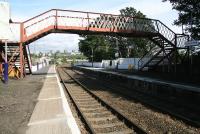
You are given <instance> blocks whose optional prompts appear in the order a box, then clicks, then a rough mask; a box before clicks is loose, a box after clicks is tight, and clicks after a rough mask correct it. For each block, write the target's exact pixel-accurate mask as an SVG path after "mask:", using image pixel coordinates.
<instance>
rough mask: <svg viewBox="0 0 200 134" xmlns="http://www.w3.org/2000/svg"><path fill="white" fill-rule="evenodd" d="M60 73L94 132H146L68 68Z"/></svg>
mask: <svg viewBox="0 0 200 134" xmlns="http://www.w3.org/2000/svg"><path fill="white" fill-rule="evenodd" d="M58 74H59V77H60V80H61V83H62V84H63V87H64V88H65V89H66V91H67V93H68V95H69V97H70V99H71V101H72V102H73V104H74V106H75V107H76V110H77V111H78V113H79V115H80V116H81V118H82V120H83V122H84V123H85V125H86V126H87V130H88V131H89V132H90V133H92V134H95V133H109V134H133V133H139V134H145V133H147V132H146V131H145V130H144V129H142V128H141V127H140V126H138V125H136V124H135V123H133V122H132V121H130V120H129V119H128V118H127V117H125V116H124V115H123V114H122V113H120V112H119V111H118V110H116V109H115V108H114V107H112V106H111V105H109V104H107V103H106V102H105V101H104V100H102V99H101V98H99V97H98V96H96V95H95V94H93V93H92V92H91V91H89V90H88V89H87V87H85V86H84V85H82V84H81V83H80V82H79V81H78V80H77V79H75V78H73V77H72V76H71V75H70V74H69V73H68V72H67V70H64V69H62V68H58Z"/></svg>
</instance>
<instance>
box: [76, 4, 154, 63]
mask: <svg viewBox="0 0 200 134" xmlns="http://www.w3.org/2000/svg"><path fill="white" fill-rule="evenodd" d="M120 14H121V15H120V16H117V18H115V19H119V20H123V19H124V18H125V17H127V16H128V17H130V18H131V17H133V18H131V19H130V20H128V21H131V23H129V22H125V21H124V25H130V24H133V23H136V24H137V27H143V28H146V30H151V29H153V27H152V25H151V21H148V20H145V19H134V18H135V17H138V18H145V15H144V14H142V13H141V12H140V11H137V10H136V9H134V8H133V7H127V8H125V9H121V10H120ZM112 19H113V18H112V16H111V15H101V16H100V17H99V18H96V20H95V21H94V22H92V23H91V24H90V26H91V27H92V26H97V27H103V28H104V27H107V28H110V25H111V21H110V20H112ZM142 21H144V22H142ZM122 22H123V21H122ZM132 22H133V23H132ZM114 25H115V24H114ZM116 25H117V23H116ZM82 37H83V39H82V40H80V42H79V51H80V52H82V53H83V54H84V55H85V56H87V57H88V58H89V59H90V61H91V55H92V49H93V50H94V61H101V60H102V59H114V58H115V53H116V52H118V53H119V56H120V57H124V58H125V57H130V56H132V57H141V56H143V55H144V54H145V53H146V52H147V51H148V50H150V48H151V47H152V46H149V41H148V40H147V39H142V38H126V37H120V36H102V35H86V36H82ZM116 42H118V46H117V44H116ZM130 47H131V48H132V49H131V51H129V53H128V49H129V48H130ZM117 48H118V49H117Z"/></svg>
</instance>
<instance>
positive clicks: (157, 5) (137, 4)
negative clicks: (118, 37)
mask: <svg viewBox="0 0 200 134" xmlns="http://www.w3.org/2000/svg"><path fill="white" fill-rule="evenodd" d="M7 1H8V2H10V6H11V18H12V20H13V21H25V20H27V19H29V18H31V17H34V16H36V15H38V14H40V13H42V12H45V11H47V10H49V9H55V8H58V9H67V10H79V11H90V12H101V13H111V14H119V10H120V9H122V8H125V7H134V8H135V9H136V10H138V11H141V12H142V13H143V14H145V15H146V16H147V17H148V18H152V19H158V20H161V21H162V22H163V23H164V24H166V25H167V26H168V27H170V28H171V29H172V30H173V31H175V32H176V33H181V27H177V26H174V25H173V21H174V20H175V19H176V18H177V17H178V13H177V12H176V11H175V10H172V6H171V4H170V3H169V2H164V3H163V2H162V0H7ZM79 39H80V37H79V36H78V35H75V34H50V35H48V36H45V37H43V38H41V39H39V40H37V41H35V42H33V43H32V44H30V48H31V51H32V52H39V51H42V52H48V51H50V50H53V51H56V50H60V51H63V50H67V51H68V52H71V51H78V42H79Z"/></svg>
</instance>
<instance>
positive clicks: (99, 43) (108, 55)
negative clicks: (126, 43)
mask: <svg viewBox="0 0 200 134" xmlns="http://www.w3.org/2000/svg"><path fill="white" fill-rule="evenodd" d="M82 37H84V39H82V40H80V41H79V51H80V52H82V53H83V54H84V55H85V56H86V57H88V58H89V60H90V61H91V60H92V50H93V56H94V57H93V59H94V61H101V60H102V59H113V58H114V52H113V49H112V47H111V46H110V43H109V42H108V41H107V40H106V37H105V36H103V35H85V36H82Z"/></svg>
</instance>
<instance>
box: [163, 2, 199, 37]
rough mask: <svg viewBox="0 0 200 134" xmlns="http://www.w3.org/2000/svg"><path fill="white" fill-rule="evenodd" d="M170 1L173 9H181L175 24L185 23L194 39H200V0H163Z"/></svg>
mask: <svg viewBox="0 0 200 134" xmlns="http://www.w3.org/2000/svg"><path fill="white" fill-rule="evenodd" d="M166 1H169V2H170V3H171V4H172V7H173V9H175V10H177V11H179V17H178V18H177V20H175V21H174V24H175V25H179V26H180V25H185V26H186V29H185V30H186V31H188V32H190V33H191V36H192V37H193V38H194V39H200V1H199V0H163V2H166Z"/></svg>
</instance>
